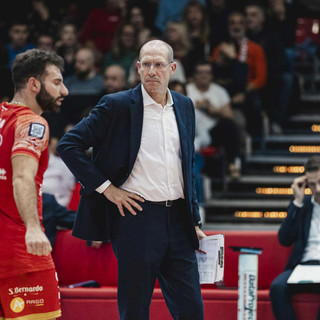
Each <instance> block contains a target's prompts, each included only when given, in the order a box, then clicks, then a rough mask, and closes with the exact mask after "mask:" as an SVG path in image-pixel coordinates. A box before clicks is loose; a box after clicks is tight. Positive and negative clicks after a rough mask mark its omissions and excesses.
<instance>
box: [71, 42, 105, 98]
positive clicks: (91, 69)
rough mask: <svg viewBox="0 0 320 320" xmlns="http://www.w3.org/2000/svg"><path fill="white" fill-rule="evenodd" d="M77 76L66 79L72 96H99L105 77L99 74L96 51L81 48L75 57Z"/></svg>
mask: <svg viewBox="0 0 320 320" xmlns="http://www.w3.org/2000/svg"><path fill="white" fill-rule="evenodd" d="M74 67H75V74H74V75H72V76H70V77H68V78H66V79H65V85H66V87H67V88H68V90H69V94H70V95H77V94H79V95H85V94H87V95H92V94H99V93H100V92H101V89H102V86H103V77H102V76H101V75H100V74H98V73H97V71H96V65H95V51H94V50H93V49H92V48H89V47H81V48H80V49H79V50H78V51H77V52H76V55H75V66H74Z"/></svg>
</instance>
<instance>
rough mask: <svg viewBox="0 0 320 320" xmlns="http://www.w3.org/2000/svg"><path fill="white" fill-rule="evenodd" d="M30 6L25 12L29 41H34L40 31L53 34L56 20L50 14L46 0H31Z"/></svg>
mask: <svg viewBox="0 0 320 320" xmlns="http://www.w3.org/2000/svg"><path fill="white" fill-rule="evenodd" d="M30 2H31V8H30V10H29V12H27V13H26V16H27V24H28V26H29V32H30V36H31V41H32V42H36V40H37V38H38V37H39V35H40V34H42V33H47V34H55V33H56V32H57V27H58V21H57V20H56V19H55V18H54V17H53V16H52V14H51V11H50V8H49V6H48V3H47V1H44V0H31V1H30Z"/></svg>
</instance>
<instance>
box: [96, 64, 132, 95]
mask: <svg viewBox="0 0 320 320" xmlns="http://www.w3.org/2000/svg"><path fill="white" fill-rule="evenodd" d="M126 89H127V82H126V72H125V70H124V69H123V68H122V67H121V66H120V65H117V64H113V65H111V66H109V67H107V68H106V70H105V71H104V82H103V90H102V95H105V94H109V93H116V92H119V91H123V90H126Z"/></svg>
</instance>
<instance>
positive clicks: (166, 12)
mask: <svg viewBox="0 0 320 320" xmlns="http://www.w3.org/2000/svg"><path fill="white" fill-rule="evenodd" d="M189 1H190V0H180V1H175V2H174V5H173V2H172V0H161V1H159V2H158V10H157V15H156V20H155V25H154V26H155V28H157V29H158V30H159V31H160V32H161V33H162V34H164V33H165V31H166V26H167V23H168V22H171V21H176V22H178V21H182V18H183V9H184V7H185V6H186V4H187V3H188V2H189ZM200 2H201V3H203V4H205V0H200Z"/></svg>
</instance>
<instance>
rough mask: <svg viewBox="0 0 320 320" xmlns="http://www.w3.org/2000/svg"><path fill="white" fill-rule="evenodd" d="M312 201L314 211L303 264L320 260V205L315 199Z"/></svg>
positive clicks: (302, 260)
mask: <svg viewBox="0 0 320 320" xmlns="http://www.w3.org/2000/svg"><path fill="white" fill-rule="evenodd" d="M311 201H312V203H313V210H312V217H311V224H310V231H309V237H308V242H307V246H306V248H305V249H304V253H303V256H302V259H301V262H306V261H309V260H320V204H319V203H317V202H316V201H314V198H313V197H312V199H311Z"/></svg>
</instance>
